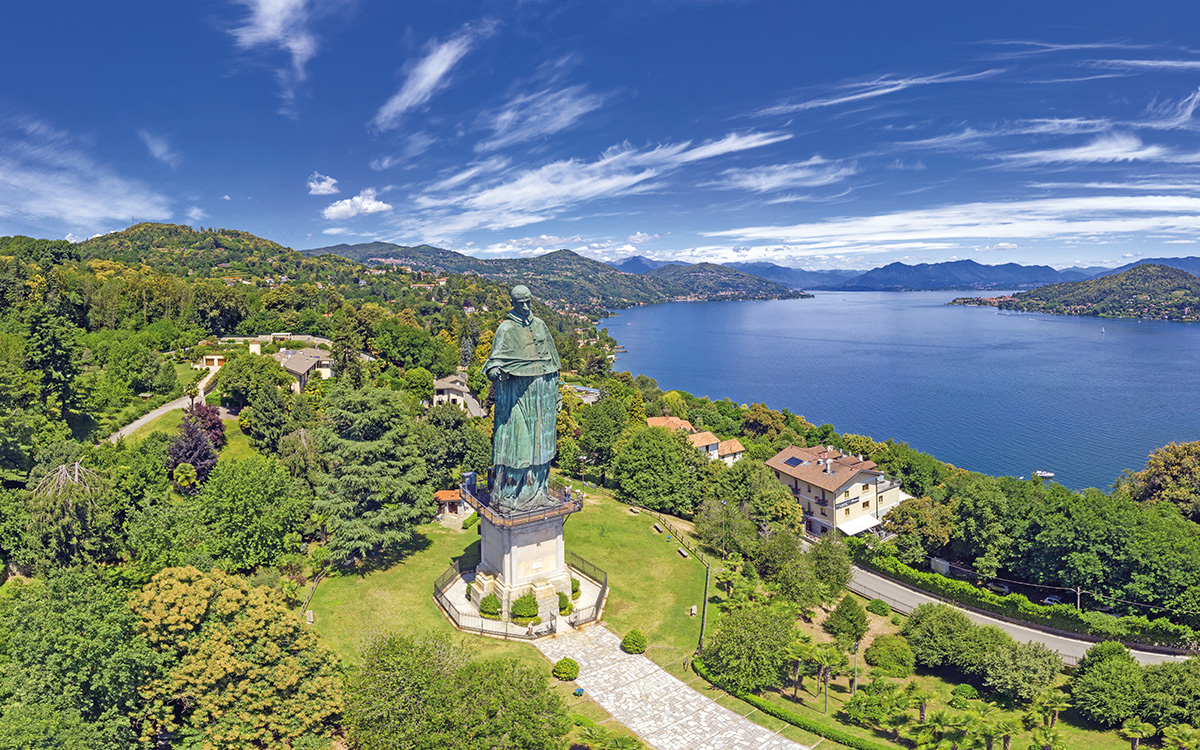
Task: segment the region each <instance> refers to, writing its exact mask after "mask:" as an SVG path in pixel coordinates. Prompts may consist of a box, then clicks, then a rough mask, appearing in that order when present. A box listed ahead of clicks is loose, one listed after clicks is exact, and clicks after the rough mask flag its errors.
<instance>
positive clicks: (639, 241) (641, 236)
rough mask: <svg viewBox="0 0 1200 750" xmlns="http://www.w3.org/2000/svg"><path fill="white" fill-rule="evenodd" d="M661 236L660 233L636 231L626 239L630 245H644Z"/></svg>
mask: <svg viewBox="0 0 1200 750" xmlns="http://www.w3.org/2000/svg"><path fill="white" fill-rule="evenodd" d="M659 237H660V235H657V234H647V233H645V232H634V233H633V234H631V235H629V236H628V237H626V238H625V241H626V242H628V243H629V244H630V245H643V244H645V243H647V242H650V241H652V240H657V239H658V238H659Z"/></svg>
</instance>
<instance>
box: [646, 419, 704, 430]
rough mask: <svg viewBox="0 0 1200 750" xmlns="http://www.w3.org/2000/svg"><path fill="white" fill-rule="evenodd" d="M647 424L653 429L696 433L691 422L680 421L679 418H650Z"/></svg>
mask: <svg viewBox="0 0 1200 750" xmlns="http://www.w3.org/2000/svg"><path fill="white" fill-rule="evenodd" d="M646 424H648V425H650V426H651V427H666V428H667V429H668V430H687V431H688V432H695V428H694V427H692V423H691V422H689V421H687V420H686V419H680V418H679V417H648V418H647V419H646Z"/></svg>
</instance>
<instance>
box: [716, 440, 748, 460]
mask: <svg viewBox="0 0 1200 750" xmlns="http://www.w3.org/2000/svg"><path fill="white" fill-rule="evenodd" d="M745 452H746V449H745V448H744V447H742V441H740V440H738V439H737V438H733V439H732V440H722V441H721V443H720V444H719V445H718V446H717V455H718V456H731V455H733V454H734V453H745Z"/></svg>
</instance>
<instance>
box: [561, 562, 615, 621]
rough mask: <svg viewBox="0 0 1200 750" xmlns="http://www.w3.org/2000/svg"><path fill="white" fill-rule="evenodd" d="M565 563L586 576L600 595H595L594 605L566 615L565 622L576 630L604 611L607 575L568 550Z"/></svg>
mask: <svg viewBox="0 0 1200 750" xmlns="http://www.w3.org/2000/svg"><path fill="white" fill-rule="evenodd" d="M566 562H567V565H568V566H570V567H572V568H574V569H575V570H577V571H579V573H580V575H583V576H587V577H588V578H590V579H592V580H593V581H594V582H595V583H596V584H597V585H598V586H600V593H599V594H597V595H596V601H595V603H594V604H592V605H590V606H587V607H581V608H579V609H575V610H573V611H572V612H571V614H569V615H567V622H569V623H571V627H573V628H577V627H579V626H580V625H584V624H586V623H589V622H594V621H595V620H597V619H599V618H600V613H601V612H602V611H603V609H604V600H605V599H606V598H607V597H608V573H606V572H605V571H603V570H601V569H600V568H597V567H596V566H595V565H593V564H591V563H590V562H588V561H587V560H584V559H583V558H582V557H580V556H579V555H577V554H575V553H574V552H571V551H570V550H568V551H567V552H566Z"/></svg>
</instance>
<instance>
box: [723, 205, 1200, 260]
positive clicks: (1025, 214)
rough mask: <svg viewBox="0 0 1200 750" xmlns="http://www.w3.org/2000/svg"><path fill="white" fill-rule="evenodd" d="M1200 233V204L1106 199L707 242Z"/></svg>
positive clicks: (813, 246) (877, 244) (804, 243)
mask: <svg viewBox="0 0 1200 750" xmlns="http://www.w3.org/2000/svg"><path fill="white" fill-rule="evenodd" d="M1198 231H1200V197H1192V196H1180V195H1132V196H1131V195H1106V196H1083V197H1071V198H1044V199H1036V200H1024V201H1000V202H994V203H983V202H980V203H964V204H956V205H948V206H939V207H935V208H926V209H914V210H906V211H894V212H890V213H883V214H875V215H870V216H852V217H841V218H834V219H828V220H825V221H816V222H807V223H802V224H793V225H790V226H756V227H741V228H736V229H727V230H719V231H712V232H704V233H703V234H704V235H705V236H709V237H724V238H728V239H729V240H730V241H733V242H737V243H739V244H746V245H752V244H756V243H757V244H769V245H785V246H787V248H788V252H789V253H791V254H793V255H796V256H801V255H813V254H817V253H824V252H851V253H879V252H888V251H891V250H896V249H901V248H914V247H919V248H943V247H956V246H961V243H963V242H971V243H972V244H974V243H976V242H980V241H983V242H986V243H993V244H994V243H996V242H997V241H1001V242H1005V241H1007V242H1015V241H1017V240H1025V241H1037V240H1047V239H1056V240H1059V241H1064V242H1065V241H1072V240H1081V241H1086V242H1088V243H1091V244H1095V243H1097V242H1101V241H1104V240H1110V239H1114V238H1118V237H1125V236H1130V235H1136V234H1139V233H1146V232H1162V233H1165V234H1168V235H1173V236H1178V235H1180V234H1183V235H1185V236H1192V235H1195V234H1196V233H1197V232H1198Z"/></svg>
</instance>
